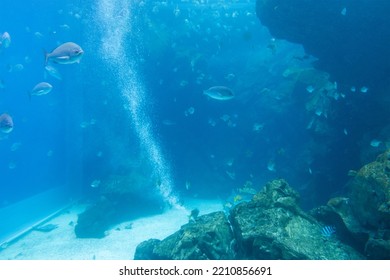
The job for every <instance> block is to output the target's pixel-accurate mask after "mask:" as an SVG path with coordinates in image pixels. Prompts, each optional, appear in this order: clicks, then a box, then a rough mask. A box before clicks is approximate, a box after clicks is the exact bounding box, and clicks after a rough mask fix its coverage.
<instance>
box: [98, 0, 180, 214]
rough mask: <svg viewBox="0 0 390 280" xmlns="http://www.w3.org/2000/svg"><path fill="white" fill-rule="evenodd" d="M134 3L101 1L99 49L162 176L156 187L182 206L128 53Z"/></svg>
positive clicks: (133, 64)
mask: <svg viewBox="0 0 390 280" xmlns="http://www.w3.org/2000/svg"><path fill="white" fill-rule="evenodd" d="M130 6H131V3H130V1H128V0H100V1H99V2H98V5H97V11H96V15H97V23H98V26H99V27H100V28H101V31H102V34H103V36H102V39H101V44H100V52H101V54H102V58H103V60H104V61H105V62H106V64H107V66H108V67H109V68H110V70H112V71H115V73H116V77H117V84H118V89H119V90H120V92H121V94H122V98H123V102H124V104H125V108H126V109H127V110H128V111H129V113H130V117H131V119H132V121H133V126H134V131H135V133H136V135H137V136H138V138H139V141H140V144H141V146H142V148H143V149H144V150H145V152H146V153H147V155H148V158H149V159H150V164H151V165H152V168H153V170H154V172H155V175H156V176H157V177H158V179H159V184H158V185H157V189H158V191H159V193H160V195H161V196H162V198H163V199H164V201H165V202H167V203H169V204H170V205H171V206H173V207H176V208H181V206H180V203H179V199H178V197H177V196H175V195H174V194H173V180H172V178H171V170H170V168H169V165H168V163H167V161H166V160H165V158H164V156H163V153H162V150H161V147H160V145H159V142H158V140H157V139H156V138H155V136H154V133H153V130H152V127H151V120H150V118H149V117H148V111H147V106H145V105H146V104H145V96H146V95H147V93H146V91H145V89H144V88H143V86H142V83H141V82H140V80H139V78H138V74H137V71H136V66H135V65H136V63H135V62H136V60H135V58H134V56H131V55H130V54H129V53H128V52H126V50H125V48H124V46H125V45H126V36H127V35H128V34H129V33H131V32H132V31H131V30H132V21H131V10H130V8H131V7H130Z"/></svg>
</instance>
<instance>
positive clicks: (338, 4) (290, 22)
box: [256, 0, 390, 88]
mask: <svg viewBox="0 0 390 280" xmlns="http://www.w3.org/2000/svg"><path fill="white" fill-rule="evenodd" d="M343 10H345V14H344V15H343V13H342V11H343ZM389 12H390V2H389V1H372V0H360V1H329V0H317V1H312V0H300V1H296V0H283V1H281V0H257V1H256V13H257V16H258V17H259V19H260V21H261V23H262V24H263V25H265V26H266V27H267V28H268V29H269V30H270V33H271V34H272V36H274V37H276V38H279V39H285V40H288V41H290V42H294V43H299V44H302V45H303V46H304V48H305V51H306V53H308V54H311V55H313V56H315V57H317V58H318V59H319V61H318V63H317V64H316V66H317V67H318V68H319V69H321V70H324V71H326V72H329V73H330V74H331V76H332V77H333V79H335V80H337V81H339V82H343V83H345V84H349V85H356V86H368V87H370V88H373V87H377V86H386V85H385V84H386V81H387V78H388V70H389V69H390V61H389V60H388V59H383V58H384V57H390V40H387V38H389V37H390V29H389V28H388V26H389V25H390V17H389V16H388V14H389ZM372 15H375V17H373V16H372ZM371 73H373V74H371Z"/></svg>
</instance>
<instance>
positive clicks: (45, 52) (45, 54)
mask: <svg viewBox="0 0 390 280" xmlns="http://www.w3.org/2000/svg"><path fill="white" fill-rule="evenodd" d="M42 51H43V55H44V56H45V66H46V65H47V63H48V62H49V53H48V52H47V51H46V50H45V49H42Z"/></svg>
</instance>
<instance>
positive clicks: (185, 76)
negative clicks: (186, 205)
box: [0, 0, 380, 208]
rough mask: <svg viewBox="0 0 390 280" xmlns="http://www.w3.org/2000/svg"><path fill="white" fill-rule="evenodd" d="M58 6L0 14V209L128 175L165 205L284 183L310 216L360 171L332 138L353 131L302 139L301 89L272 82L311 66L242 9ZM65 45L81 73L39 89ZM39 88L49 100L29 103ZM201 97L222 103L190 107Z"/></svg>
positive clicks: (346, 142) (243, 4) (11, 6)
mask: <svg viewBox="0 0 390 280" xmlns="http://www.w3.org/2000/svg"><path fill="white" fill-rule="evenodd" d="M63 2H64V1H43V0H41V1H34V2H33V3H26V1H9V0H4V1H2V4H1V9H0V32H1V33H2V32H5V31H7V32H8V33H9V34H10V35H11V38H12V42H11V45H10V47H9V48H6V49H1V52H0V79H1V80H2V81H3V82H4V85H5V87H4V88H3V89H0V113H3V112H7V113H8V114H10V115H11V116H12V118H13V120H14V130H13V131H12V132H11V133H9V134H4V133H3V134H1V135H0V137H1V138H0V155H1V157H0V172H1V173H0V174H1V185H0V187H1V191H0V192H1V194H0V195H1V196H0V207H4V206H7V205H10V204H13V203H15V202H17V201H21V200H23V199H26V198H28V197H30V196H32V195H34V194H38V193H40V192H42V191H44V190H48V189H50V188H53V187H57V186H66V187H67V188H69V190H70V193H71V194H72V192H74V193H78V192H79V191H81V192H82V194H83V195H85V196H87V197H88V196H93V195H95V194H96V193H97V191H96V189H95V188H91V183H92V182H93V181H94V180H100V181H104V180H105V179H107V178H109V177H110V176H112V175H123V174H127V173H129V172H137V174H139V176H140V177H143V178H145V181H147V182H148V183H146V184H145V186H142V188H147V191H148V192H153V193H155V194H157V195H158V196H160V197H161V200H162V201H164V202H166V203H168V204H170V205H176V206H177V205H179V204H180V201H182V200H183V199H185V198H186V197H204V198H212V199H215V198H221V199H226V198H227V197H229V196H230V195H231V194H232V193H234V192H235V191H236V190H237V189H238V188H241V187H242V186H243V185H244V184H245V183H246V182H247V181H250V182H252V183H253V186H254V187H255V188H256V189H260V187H261V186H262V185H263V184H265V183H266V182H267V181H269V180H272V179H275V178H284V179H286V180H287V181H288V182H289V183H290V184H291V185H292V186H293V187H295V188H296V189H297V190H298V191H299V192H300V193H301V196H302V201H303V204H304V205H303V206H304V207H306V208H310V207H313V206H315V205H318V204H321V203H325V202H326V201H327V200H328V199H329V197H331V196H334V195H335V194H338V193H341V192H342V191H343V186H344V185H345V183H346V182H347V181H348V177H347V171H348V170H350V169H357V168H359V167H360V166H361V162H359V161H357V160H356V159H357V158H359V155H358V154H357V153H354V151H353V150H354V149H356V147H354V146H351V145H350V143H355V142H356V140H355V139H353V134H351V133H349V134H348V135H346V134H345V133H343V130H344V129H347V130H348V131H350V132H353V130H354V129H355V128H356V124H355V123H354V122H353V120H352V121H351V120H346V119H343V121H341V122H338V121H336V120H334V119H332V118H329V120H325V123H326V127H325V128H324V129H325V130H326V131H327V132H329V133H325V134H323V135H321V134H320V135H318V134H313V131H312V130H311V129H308V123H310V121H311V120H312V118H313V116H314V114H313V113H312V114H309V113H308V112H307V108H306V107H305V103H306V102H307V95H308V94H309V93H308V92H307V91H306V89H305V87H306V85H303V84H300V83H297V84H293V83H292V82H291V80H288V79H286V78H285V77H283V73H284V71H285V70H286V69H293V68H294V69H296V68H298V69H303V68H307V67H311V61H310V60H304V61H301V60H299V59H296V57H302V56H303V55H304V50H303V48H302V47H301V46H300V45H294V44H292V43H289V42H286V41H283V40H276V41H274V40H273V38H272V37H271V35H270V34H269V33H268V31H267V29H266V28H265V27H263V26H261V24H260V21H259V20H258V18H257V17H256V14H255V1H251V0H248V1H217V0H215V1H208V4H199V2H201V1H195V2H196V3H198V4H194V3H192V4H191V3H181V1H166V2H161V1H124V0H116V1H108V0H97V1H72V2H73V3H72V4H65V5H64V4H63ZM206 2H207V1H206ZM67 41H72V42H76V43H77V44H79V45H80V46H81V47H82V48H83V50H84V51H85V54H84V56H83V58H82V60H81V62H80V63H79V64H71V65H54V66H55V67H56V68H57V69H58V71H59V72H60V73H61V75H62V80H57V79H55V78H53V77H51V76H46V77H45V76H44V55H43V52H44V50H46V51H52V50H53V49H54V48H55V47H57V46H58V45H60V44H61V43H64V42H67ZM17 64H22V65H23V69H22V70H20V71H16V70H15V65H17ZM10 69H11V70H10ZM41 81H48V82H50V83H51V84H52V85H53V90H52V92H50V93H49V94H48V95H45V96H33V97H32V98H31V100H30V99H29V97H28V94H27V93H28V92H29V91H30V90H31V89H32V88H33V86H34V85H35V84H37V83H38V82H41ZM331 82H334V81H331ZM215 85H224V86H227V87H230V88H231V89H232V90H233V91H234V92H235V98H234V99H232V100H229V101H218V100H211V99H209V98H207V97H206V96H205V95H203V94H202V92H203V90H205V89H207V88H209V87H211V86H215ZM349 100H351V99H349ZM348 102H350V101H348ZM348 102H347V101H344V100H341V101H338V102H336V101H332V106H333V107H332V108H335V110H337V109H339V110H342V109H343V108H345V107H346V106H347V105H346V104H347V103H348ZM352 102H364V97H363V98H362V100H360V99H357V100H352ZM332 110H333V109H332ZM255 127H257V129H255ZM329 139H330V140H329ZM369 140H370V139H368V140H367V141H368V142H369ZM347 147H350V150H349V154H348V155H347V157H346V159H345V160H344V161H342V162H341V161H339V160H338V159H339V157H340V154H343V153H345V150H346V149H347ZM379 152H380V150H373V151H372V154H370V155H369V156H367V158H369V159H371V158H374V156H375V155H376V154H378V153H379Z"/></svg>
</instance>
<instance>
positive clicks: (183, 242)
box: [134, 180, 364, 260]
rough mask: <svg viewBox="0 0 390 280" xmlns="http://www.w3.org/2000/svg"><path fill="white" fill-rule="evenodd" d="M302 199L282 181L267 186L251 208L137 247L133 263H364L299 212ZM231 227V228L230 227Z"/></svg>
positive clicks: (237, 208)
mask: <svg viewBox="0 0 390 280" xmlns="http://www.w3.org/2000/svg"><path fill="white" fill-rule="evenodd" d="M298 200H299V195H298V193H297V192H296V191H295V190H294V189H292V188H291V187H290V186H289V185H288V183H287V182H286V181H284V180H274V181H272V182H269V183H268V184H266V186H265V187H264V188H263V190H262V191H260V192H259V193H257V194H256V195H255V196H254V197H253V199H252V200H251V201H249V202H242V203H240V204H238V205H236V206H234V207H233V208H232V210H231V211H230V216H229V220H228V219H227V218H226V216H225V214H224V213H223V212H214V213H210V214H208V215H203V216H200V217H198V218H197V219H196V222H191V223H188V224H186V225H184V226H182V228H181V229H180V230H179V231H177V232H176V233H174V234H172V235H171V236H169V237H167V238H165V239H164V240H162V241H160V240H156V239H151V240H148V241H145V242H142V243H140V244H139V245H138V246H137V249H136V253H135V256H134V258H135V259H146V260H154V259H164V260H166V259H168V260H190V259H191V260H219V259H223V260H226V259H363V258H364V257H363V256H362V255H361V254H359V253H358V252H357V251H356V250H354V249H353V248H351V247H350V246H348V245H346V244H343V243H342V242H340V240H339V239H338V238H337V237H336V236H323V235H322V227H323V225H321V224H319V223H318V222H317V221H316V220H315V219H314V218H313V217H312V216H310V215H309V214H307V213H306V212H304V211H303V210H302V209H300V207H299V205H298ZM229 221H230V224H229Z"/></svg>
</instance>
